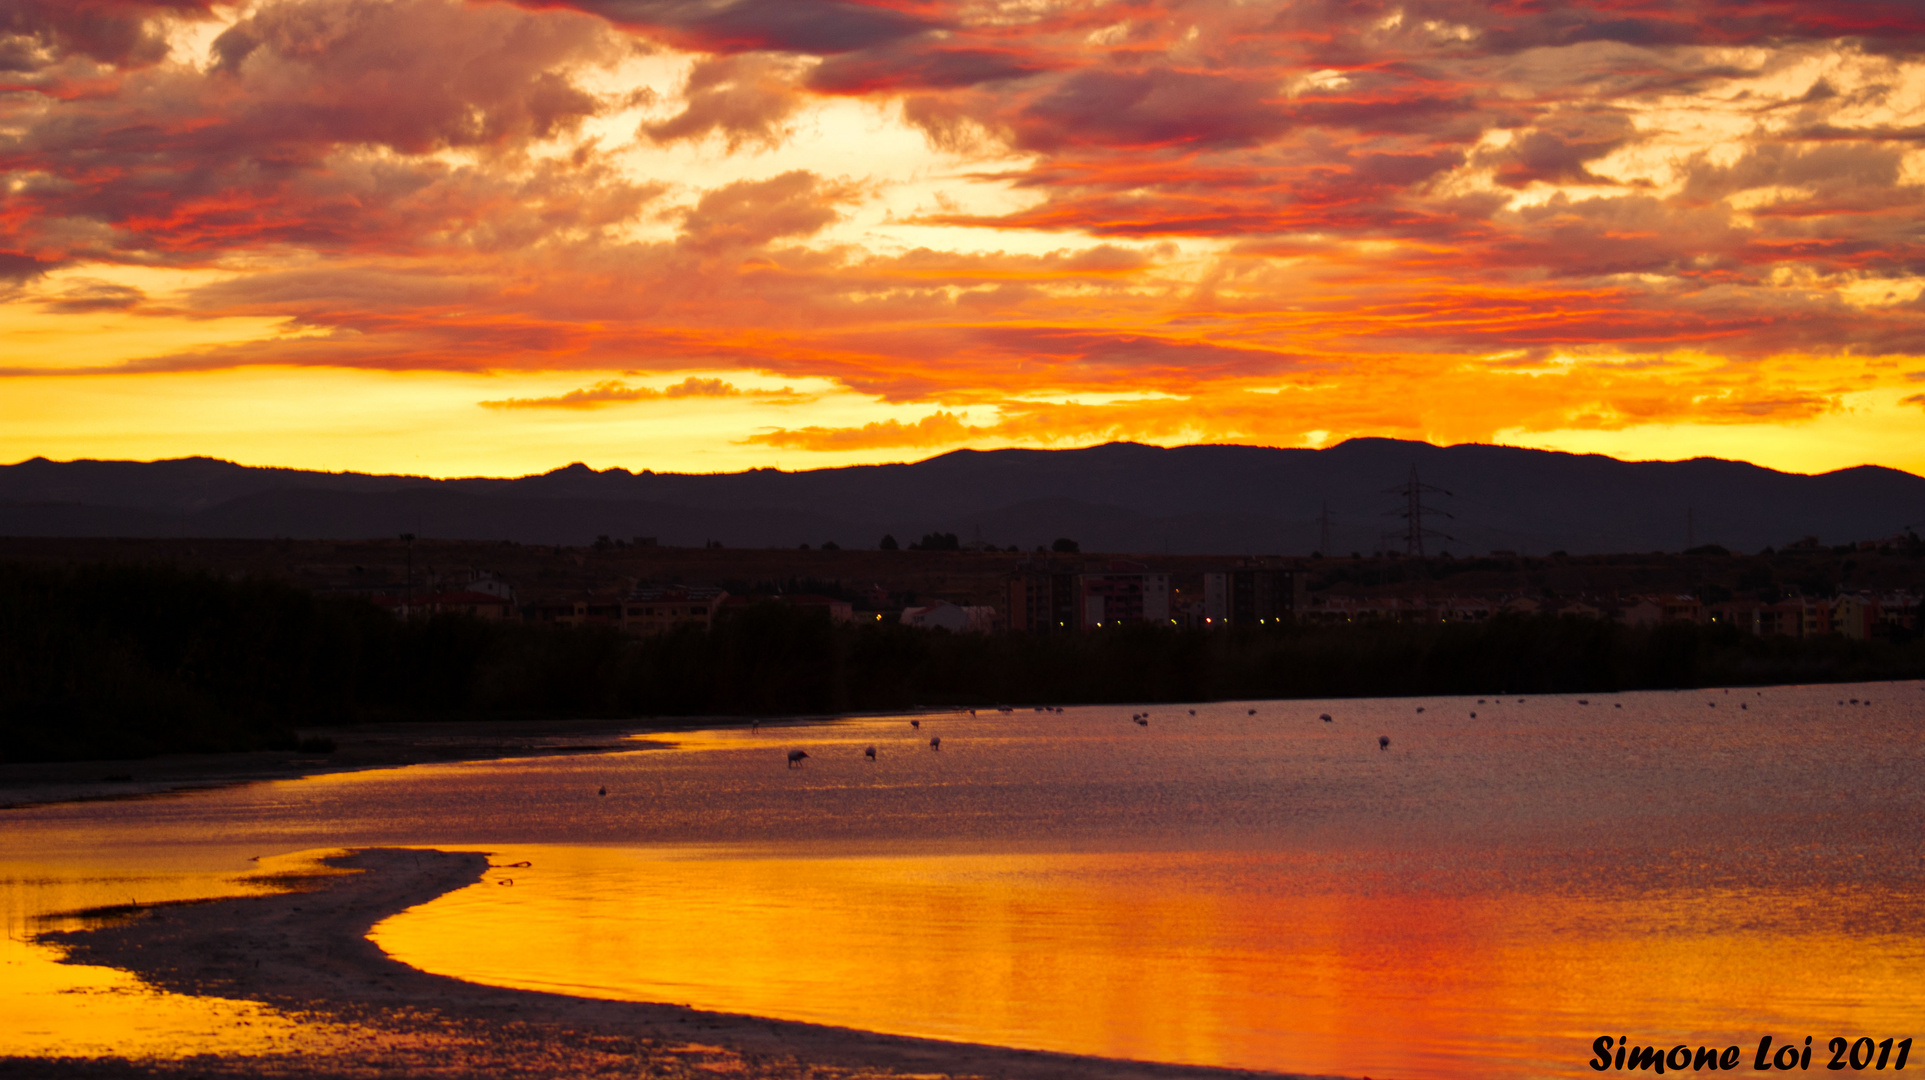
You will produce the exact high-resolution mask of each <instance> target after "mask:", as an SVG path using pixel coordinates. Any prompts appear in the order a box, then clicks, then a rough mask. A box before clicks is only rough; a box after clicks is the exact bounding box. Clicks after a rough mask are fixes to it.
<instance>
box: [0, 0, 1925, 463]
mask: <svg viewBox="0 0 1925 1080" xmlns="http://www.w3.org/2000/svg"><path fill="white" fill-rule="evenodd" d="M17 7H18V13H17V15H16V16H14V17H13V19H12V21H11V22H9V23H7V24H5V25H4V28H3V30H4V32H0V39H4V41H3V42H0V43H4V44H5V45H7V47H8V49H9V52H8V54H7V55H8V56H9V57H11V58H12V59H10V60H9V61H8V64H9V71H8V73H7V75H6V77H5V79H4V85H5V88H6V93H5V95H4V96H0V146H4V148H5V160H4V164H0V168H3V169H4V170H5V173H6V185H7V186H6V188H5V190H6V192H7V201H6V203H5V204H4V210H0V305H4V306H3V307H0V458H4V459H6V460H10V461H18V460H23V459H26V458H31V457H35V456H45V457H49V458H55V459H63V460H64V459H72V458H124V459H135V460H154V459H161V458H170V457H185V456H196V455H199V456H210V457H219V458H224V459H228V460H234V461H239V462H246V463H250V464H261V465H273V466H281V467H291V468H316V469H330V470H337V471H338V470H354V471H363V472H392V473H410V474H418V475H427V476H453V475H523V474H527V473H531V472H541V471H546V470H547V469H550V468H554V467H557V466H558V465H560V464H562V463H566V462H571V461H578V460H579V461H584V462H588V463H591V464H594V465H595V466H596V467H598V468H607V467H617V466H619V467H624V468H630V469H635V470H640V469H644V468H649V469H655V470H657V471H684V472H727V471H738V470H741V469H746V468H755V467H779V468H783V469H789V470H796V469H809V468H820V467H829V466H837V465H849V464H867V463H880V462H891V461H913V460H921V459H923V458H927V457H930V456H934V455H936V454H939V453H942V452H945V451H947V450H950V449H956V448H961V447H973V448H978V449H994V448H999V447H1008V446H1015V447H1034V448H1068V447H1077V446H1087V445H1095V444H1100V443H1104V442H1110V441H1116V440H1130V441H1137V442H1144V443H1151V444H1156V445H1166V446H1167V445H1183V444H1191V443H1202V442H1235V443H1245V444H1253V445H1266V446H1280V447H1321V446H1328V445H1334V444H1336V443H1338V442H1341V441H1343V440H1344V439H1346V438H1351V437H1357V436H1383V437H1391V438H1401V439H1414V440H1422V441H1428V442H1432V443H1436V444H1439V445H1452V444H1458V443H1465V442H1485V443H1500V444H1503V445H1511V446H1521V447H1529V448H1536V449H1547V450H1565V451H1571V452H1580V453H1587V452H1595V453H1604V454H1608V455H1610V456H1613V457H1619V458H1624V459H1627V460H1676V459H1681V458H1690V457H1698V456H1711V457H1724V458H1733V459H1738V460H1745V461H1751V462H1754V463H1757V464H1760V465H1765V466H1767V467H1771V468H1776V469H1781V470H1784V471H1791V472H1804V473H1814V472H1825V471H1830V470H1833V469H1838V468H1845V467H1850V466H1854V465H1860V464H1877V465H1884V466H1888V467H1893V468H1898V469H1902V470H1905V471H1908V472H1912V473H1917V474H1925V272H1921V271H1920V270H1919V269H1918V267H1920V266H1921V265H1925V261H1922V260H1921V256H1925V250H1921V241H1920V239H1919V237H1920V235H1921V232H1920V229H1919V225H1920V220H1921V214H1920V210H1919V208H1920V207H1921V206H1925V149H1922V148H1921V146H1925V136H1921V134H1920V133H1921V132H1925V11H1921V10H1920V9H1918V8H1917V7H1916V6H1915V5H1911V4H1906V3H1897V2H1872V3H1865V4H1858V5H1851V6H1849V7H1844V8H1839V7H1836V6H1832V5H1818V4H1812V3H1796V2H1789V0H1778V2H1770V3H1749V4H1742V5H1740V4H1735V3H1730V2H1727V0H1572V2H1567V3H1555V4H1536V3H1523V2H1511V3H1500V4H1473V3H1468V2H1460V0H1433V2H1416V0H1413V2H1408V3H1402V4H1396V3H1363V4H1348V3H1347V4H1335V3H1327V2H1321V0H1316V2H1304V3H1292V4H1283V3H1265V4H1249V3H1236V2H1231V0H1194V2H1185V0H1128V2H1115V3H1110V2H1103V0H1027V2H1019V0H725V2H718V3H713V4H708V3H704V4H691V3H685V2H681V0H518V2H516V3H507V2H462V0H370V2H366V3H352V4H351V3H346V2H345V0H259V2H250V3H233V4H230V3H219V2H216V0H96V2H94V3H92V4H90V5H89V6H88V7H87V9H86V11H85V12H81V11H78V10H76V9H74V8H72V7H71V5H67V4H63V3H61V2H59V0H21V3H20V4H19V5H17Z"/></svg>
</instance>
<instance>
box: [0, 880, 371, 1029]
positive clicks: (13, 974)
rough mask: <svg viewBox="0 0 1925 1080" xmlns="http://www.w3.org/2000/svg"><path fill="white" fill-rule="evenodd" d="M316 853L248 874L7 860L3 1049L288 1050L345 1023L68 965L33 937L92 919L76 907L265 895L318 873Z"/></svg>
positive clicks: (0, 973) (1, 948) (2, 909)
mask: <svg viewBox="0 0 1925 1080" xmlns="http://www.w3.org/2000/svg"><path fill="white" fill-rule="evenodd" d="M316 854H317V853H300V854H296V855H290V856H284V857H280V858H272V859H262V860H260V865H259V866H258V867H255V868H251V872H250V873H247V874H245V875H243V874H238V873H236V872H234V871H232V870H227V871H221V870H210V869H205V868H187V867H174V868H167V867H164V866H161V867H157V866H153V865H148V866H146V867H143V868H139V869H130V868H115V867H111V866H109V867H104V868H97V869H96V870H95V872H93V873H90V874H77V873H75V870H74V867H73V866H72V865H71V864H68V863H45V864H33V863H20V862H9V863H7V864H6V865H5V867H4V870H5V872H4V873H0V920H3V921H4V924H5V927H6V935H5V937H4V938H3V939H0V1016H4V1017H5V1021H4V1022H3V1023H0V1057H9V1056H13V1057H102V1056H113V1057H128V1058H176V1057H187V1056H192V1055H196V1054H267V1053H278V1052H285V1051H287V1050H290V1049H294V1048H296V1047H297V1046H299V1045H301V1044H303V1043H312V1042H314V1041H316V1040H319V1039H327V1038H330V1037H332V1036H334V1035H337V1034H338V1032H336V1031H333V1030H331V1029H330V1030H322V1029H320V1028H317V1027H316V1026H315V1025H314V1024H312V1023H303V1022H297V1021H296V1020H295V1019H293V1018H290V1017H288V1016H285V1015H284V1014H282V1013H279V1012H277V1011H275V1010H273V1009H270V1008H267V1007H265V1006H262V1005H258V1004H255V1003H254V1002H248V1001H229V1000H225V999H222V998H204V997H189V996H186V995H182V994H170V993H165V992H162V991H159V990H156V989H154V988H152V987H150V986H148V985H146V984H145V983H142V982H141V981H140V980H138V979H136V978H135V977H134V976H132V975H129V974H127V973H125V972H121V971H116V970H114V969H112V968H101V967H88V966H81V965H76V964H65V963H61V962H60V960H61V955H62V954H61V951H60V950H59V949H58V948H55V947H53V946H48V945H41V944H36V943H34V941H33V940H32V939H33V937H34V936H35V935H37V934H40V933H45V932H48V931H54V930H66V929H74V928H78V927H81V926H84V925H86V924H87V923H88V922H89V921H91V920H90V919H89V918H86V917H82V916H77V915H72V914H66V915H61V914H53V913H62V912H65V913H72V912H81V911H97V910H100V909H110V908H116V907H121V906H127V905H153V904H167V903H173V902H178V901H184V900H197V899H205V898H209V897H217V896H240V895H249V894H257V893H261V892H264V891H267V890H268V889H270V888H272V887H273V886H272V885H271V884H270V883H268V882H267V881H266V880H265V879H266V878H267V877H269V876H270V875H276V874H283V873H291V872H297V871H299V872H311V871H312V869H313V865H312V863H313V857H314V856H315V855H316Z"/></svg>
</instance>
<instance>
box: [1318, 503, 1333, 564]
mask: <svg viewBox="0 0 1925 1080" xmlns="http://www.w3.org/2000/svg"><path fill="white" fill-rule="evenodd" d="M1320 522H1321V524H1322V526H1323V528H1322V529H1321V530H1320V531H1319V533H1318V536H1317V550H1318V551H1320V552H1322V553H1323V557H1324V558H1326V559H1328V558H1330V557H1331V555H1330V500H1329V499H1325V500H1324V502H1323V517H1322V518H1321V519H1320Z"/></svg>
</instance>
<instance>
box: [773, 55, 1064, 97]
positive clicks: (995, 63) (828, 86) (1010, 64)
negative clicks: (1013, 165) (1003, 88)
mask: <svg viewBox="0 0 1925 1080" xmlns="http://www.w3.org/2000/svg"><path fill="white" fill-rule="evenodd" d="M1058 66H1060V65H1059V64H1058V63H1057V62H1054V61H1053V60H1052V59H1050V58H1048V57H1040V56H1032V55H1028V54H1026V53H1024V52H1023V51H1022V50H1021V49H1018V48H1003V49H990V48H950V47H942V46H930V45H927V44H926V43H922V42H910V43H907V44H903V45H900V46H898V47H895V48H883V49H869V50H865V51H863V52H859V53H851V54H848V55H845V56H837V57H832V58H830V59H828V60H825V61H823V62H822V63H821V64H819V65H817V67H816V69H815V70H814V71H812V72H810V73H809V83H808V85H809V89H811V90H814V91H816V92H817V93H821V94H870V93H885V94H886V93H899V92H902V91H905V90H950V89H955V88H957V87H963V86H979V85H981V84H983V83H992V82H1001V81H1004V80H1008V79H1020V78H1023V77H1025V76H1028V75H1035V74H1038V73H1041V72H1045V71H1049V70H1052V69H1054V68H1056V67H1058Z"/></svg>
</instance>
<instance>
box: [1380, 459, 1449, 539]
mask: <svg viewBox="0 0 1925 1080" xmlns="http://www.w3.org/2000/svg"><path fill="white" fill-rule="evenodd" d="M1384 494H1386V495H1402V496H1403V497H1404V508H1403V509H1402V510H1391V511H1388V514H1390V515H1393V516H1397V517H1401V518H1403V519H1404V523H1405V524H1404V554H1406V555H1415V556H1417V557H1419V558H1421V557H1423V554H1424V538H1425V537H1427V536H1434V537H1436V538H1438V539H1439V540H1455V539H1457V538H1456V537H1455V536H1451V535H1450V534H1448V533H1441V532H1437V531H1436V530H1434V529H1426V528H1424V515H1425V514H1443V515H1444V516H1445V517H1450V515H1449V514H1447V513H1444V511H1442V510H1439V509H1437V508H1436V507H1432V506H1425V505H1424V496H1425V495H1431V494H1435V495H1449V494H1450V492H1448V491H1445V490H1444V489H1443V488H1440V487H1432V486H1430V485H1429V484H1426V483H1424V482H1423V481H1421V480H1419V479H1417V466H1416V465H1415V464H1413V465H1411V467H1410V481H1409V482H1408V483H1405V484H1399V485H1398V486H1396V487H1391V488H1385V489H1384ZM1452 520H1456V519H1454V518H1453V519H1452Z"/></svg>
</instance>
